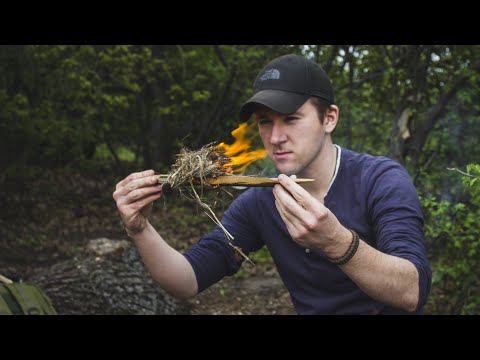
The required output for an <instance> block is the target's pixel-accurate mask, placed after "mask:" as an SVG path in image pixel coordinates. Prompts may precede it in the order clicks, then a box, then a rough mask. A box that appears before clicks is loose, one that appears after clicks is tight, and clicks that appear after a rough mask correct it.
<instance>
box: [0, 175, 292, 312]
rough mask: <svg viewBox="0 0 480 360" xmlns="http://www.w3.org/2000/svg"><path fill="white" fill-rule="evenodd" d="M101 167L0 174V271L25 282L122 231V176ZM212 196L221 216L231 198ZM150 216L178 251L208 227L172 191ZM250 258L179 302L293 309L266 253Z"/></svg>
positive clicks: (216, 307) (208, 307)
mask: <svg viewBox="0 0 480 360" xmlns="http://www.w3.org/2000/svg"><path fill="white" fill-rule="evenodd" d="M100 173H101V175H100V176H99V175H97V174H95V173H94V174H91V173H90V174H89V173H88V172H84V173H81V174H80V173H78V172H77V171H75V170H71V169H70V170H68V169H63V170H57V171H48V172H41V173H31V174H21V176H19V177H18V179H17V180H15V181H13V180H9V181H7V180H5V178H0V198H2V199H5V203H6V204H8V205H9V206H5V207H2V208H1V209H0V274H3V275H5V276H8V277H10V278H12V279H13V280H20V279H21V280H24V281H28V279H29V277H30V276H32V274H34V273H35V272H37V271H41V269H44V268H45V267H48V266H52V265H53V264H55V263H56V262H59V261H62V260H65V259H68V258H69V257H72V256H75V254H77V253H78V252H80V251H83V248H84V246H85V245H86V244H87V243H88V241H89V240H91V239H94V238H98V237H106V238H110V239H125V238H126V236H125V233H124V231H123V227H122V224H121V222H120V220H119V217H118V214H117V211H116V207H115V203H114V200H113V199H112V193H113V191H114V187H115V184H116V182H117V181H118V180H119V179H120V178H119V177H115V176H113V175H105V174H104V172H100ZM107 173H108V172H107ZM210 195H211V196H212V197H211V198H210V200H211V201H212V204H213V202H214V200H216V205H217V206H216V207H215V209H216V212H217V214H218V216H221V213H222V211H223V210H224V209H225V207H226V206H227V205H228V203H230V202H231V200H232V198H231V197H230V195H226V194H221V195H220V196H219V197H217V196H215V197H213V194H209V195H208V196H210ZM233 196H235V194H233ZM151 222H152V224H153V225H154V227H155V228H156V229H157V230H159V231H160V232H161V233H162V235H163V236H164V237H165V238H166V239H168V242H169V243H170V245H171V246H173V247H174V248H176V249H177V250H179V251H183V250H185V249H186V248H188V247H189V246H191V245H192V244H194V243H195V242H196V241H197V240H198V239H199V237H200V236H201V235H202V234H204V233H206V232H208V231H210V230H211V229H212V228H213V226H214V225H213V223H212V222H211V220H210V219H209V218H208V217H207V216H206V215H205V214H203V213H202V211H200V210H199V209H198V208H197V207H196V206H195V205H194V204H193V203H192V202H190V201H189V200H186V199H184V198H182V197H181V196H178V195H177V194H171V195H170V196H169V197H168V198H167V199H165V200H163V201H162V200H161V201H157V203H156V204H155V209H154V211H153V213H152V216H151ZM252 259H253V260H254V262H255V264H256V265H255V266H253V265H250V264H247V263H245V264H244V265H243V266H242V269H241V270H240V271H239V273H237V274H236V275H235V276H232V277H227V278H225V279H223V280H222V281H220V282H219V283H217V284H215V285H213V286H212V287H210V288H209V289H207V290H205V291H204V292H203V293H201V294H199V295H197V296H196V297H194V298H192V299H190V300H187V301H185V302H183V304H182V305H184V306H182V307H181V309H182V312H183V313H187V314H194V315H207V314H208V315H214V314H221V315H237V314H244V315H247V314H249V315H263V314H265V315H270V314H278V315H280V314H294V310H293V307H292V303H291V300H290V296H289V294H288V292H287V290H286V289H285V287H284V285H283V283H282V281H281V280H280V278H279V276H278V273H277V271H276V269H275V266H274V265H273V263H272V261H271V259H270V257H269V254H268V252H267V251H266V250H265V249H264V250H262V251H260V252H259V253H258V254H257V255H253V256H252Z"/></svg>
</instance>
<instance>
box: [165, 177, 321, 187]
mask: <svg viewBox="0 0 480 360" xmlns="http://www.w3.org/2000/svg"><path fill="white" fill-rule="evenodd" d="M157 177H158V181H159V182H160V183H163V182H165V180H166V178H167V175H157ZM294 181H295V182H296V183H297V184H303V183H309V182H312V181H315V179H294ZM275 184H279V181H278V179H277V178H273V179H272V178H265V177H255V176H241V175H224V176H218V177H216V178H209V179H207V180H206V181H205V185H207V186H248V187H251V186H270V187H273V186H274V185H275Z"/></svg>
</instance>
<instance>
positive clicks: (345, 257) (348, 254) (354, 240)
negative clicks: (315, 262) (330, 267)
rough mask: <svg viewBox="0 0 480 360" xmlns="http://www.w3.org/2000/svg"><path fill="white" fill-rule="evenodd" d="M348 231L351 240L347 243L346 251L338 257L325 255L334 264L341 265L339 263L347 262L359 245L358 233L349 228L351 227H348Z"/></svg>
mask: <svg viewBox="0 0 480 360" xmlns="http://www.w3.org/2000/svg"><path fill="white" fill-rule="evenodd" d="M348 231H349V232H350V234H351V235H350V236H351V242H350V245H349V247H348V249H347V251H346V252H345V253H344V254H343V255H342V256H339V257H334V258H332V257H328V256H327V259H328V260H329V261H330V262H331V263H333V264H335V265H338V266H341V265H345V264H346V263H347V262H349V261H350V260H351V259H352V258H353V256H354V255H355V253H356V252H357V250H358V247H359V245H360V237H359V236H358V234H357V233H356V232H355V231H354V230H351V229H348Z"/></svg>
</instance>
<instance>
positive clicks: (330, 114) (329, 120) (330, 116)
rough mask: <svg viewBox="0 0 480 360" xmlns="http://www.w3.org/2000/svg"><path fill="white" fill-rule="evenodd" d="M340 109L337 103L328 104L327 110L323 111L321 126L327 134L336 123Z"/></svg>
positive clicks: (333, 128)
mask: <svg viewBox="0 0 480 360" xmlns="http://www.w3.org/2000/svg"><path fill="white" fill-rule="evenodd" d="M339 112H340V109H339V108H338V106H337V105H330V107H329V108H328V110H327V112H326V113H325V119H324V120H323V126H324V127H325V131H326V132H327V134H331V133H332V132H333V130H335V127H336V126H337V123H338V115H339Z"/></svg>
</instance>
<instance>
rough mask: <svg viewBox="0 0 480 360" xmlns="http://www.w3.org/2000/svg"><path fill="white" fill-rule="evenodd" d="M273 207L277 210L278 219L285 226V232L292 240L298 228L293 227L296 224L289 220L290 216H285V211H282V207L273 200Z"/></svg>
mask: <svg viewBox="0 0 480 360" xmlns="http://www.w3.org/2000/svg"><path fill="white" fill-rule="evenodd" d="M275 207H276V208H277V211H278V213H279V214H280V217H281V218H282V220H283V222H284V223H285V225H286V226H287V230H288V232H289V234H290V236H291V237H292V238H295V237H296V234H297V231H298V228H297V226H296V225H295V224H296V222H295V220H294V219H291V218H290V217H291V215H287V214H286V212H285V210H284V209H283V207H282V205H281V204H280V203H279V202H278V201H277V200H275Z"/></svg>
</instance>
